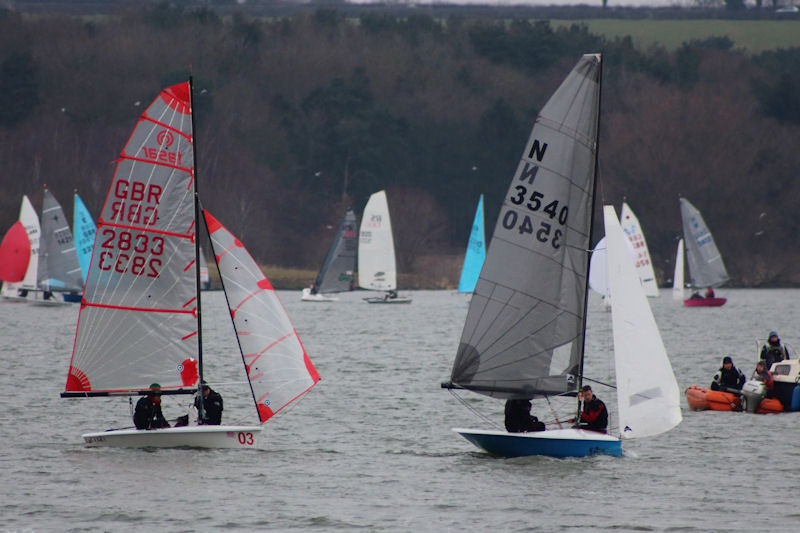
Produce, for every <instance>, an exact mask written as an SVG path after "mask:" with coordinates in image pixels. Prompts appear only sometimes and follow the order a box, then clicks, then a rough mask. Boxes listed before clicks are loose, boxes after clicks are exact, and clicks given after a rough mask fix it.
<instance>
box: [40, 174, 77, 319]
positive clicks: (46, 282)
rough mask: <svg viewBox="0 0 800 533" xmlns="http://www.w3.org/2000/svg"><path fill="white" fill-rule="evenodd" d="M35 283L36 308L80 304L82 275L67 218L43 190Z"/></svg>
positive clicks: (53, 199)
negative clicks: (39, 292) (40, 292)
mask: <svg viewBox="0 0 800 533" xmlns="http://www.w3.org/2000/svg"><path fill="white" fill-rule="evenodd" d="M37 278H38V280H37V283H38V286H39V289H40V290H41V291H42V298H41V299H39V298H37V299H36V300H35V301H34V303H36V304H37V305H59V304H64V303H69V302H74V303H77V302H80V301H81V296H80V294H81V292H83V281H84V280H83V272H81V265H80V262H79V260H78V252H77V251H76V249H75V241H74V239H73V238H72V230H70V229H69V224H68V223H67V217H66V216H64V210H63V209H61V204H59V203H58V200H56V199H55V197H54V196H53V194H52V193H51V192H50V191H49V190H48V189H45V190H44V200H43V201H42V237H41V239H40V241H39V270H38V273H37Z"/></svg>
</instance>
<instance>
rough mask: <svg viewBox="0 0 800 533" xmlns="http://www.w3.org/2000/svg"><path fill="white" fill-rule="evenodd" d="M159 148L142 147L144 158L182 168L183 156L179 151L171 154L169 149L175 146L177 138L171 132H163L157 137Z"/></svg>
mask: <svg viewBox="0 0 800 533" xmlns="http://www.w3.org/2000/svg"><path fill="white" fill-rule="evenodd" d="M156 141H157V142H158V148H155V147H147V146H142V152H143V153H144V157H145V158H146V159H149V160H151V161H155V162H158V163H166V164H170V165H177V166H181V165H182V163H183V154H182V153H181V152H179V151H176V152H170V151H169V148H170V147H171V146H172V145H173V144H175V136H174V135H172V132H171V131H169V130H162V131H160V132H158V134H157V135H156Z"/></svg>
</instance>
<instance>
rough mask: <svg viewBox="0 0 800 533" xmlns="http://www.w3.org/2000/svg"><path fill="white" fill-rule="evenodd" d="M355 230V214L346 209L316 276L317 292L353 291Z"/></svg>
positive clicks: (356, 233) (356, 238)
mask: <svg viewBox="0 0 800 533" xmlns="http://www.w3.org/2000/svg"><path fill="white" fill-rule="evenodd" d="M356 228H357V226H356V214H355V213H354V212H353V210H352V209H348V210H347V213H345V215H344V219H342V223H341V224H339V229H338V230H337V232H336V237H335V238H334V239H333V243H332V244H331V249H330V250H329V251H328V257H327V258H326V259H325V263H324V264H323V265H322V269H320V271H319V274H318V275H317V280H316V282H315V286H316V288H317V292H320V293H331V292H343V291H349V290H352V289H353V274H354V272H355V269H356V248H357V247H358V232H357V231H356Z"/></svg>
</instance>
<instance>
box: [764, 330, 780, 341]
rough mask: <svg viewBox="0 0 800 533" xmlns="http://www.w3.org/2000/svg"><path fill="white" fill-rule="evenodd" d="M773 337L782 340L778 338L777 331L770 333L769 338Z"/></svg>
mask: <svg viewBox="0 0 800 533" xmlns="http://www.w3.org/2000/svg"><path fill="white" fill-rule="evenodd" d="M772 337H775V338H776V339H779V338H780V337H778V332H777V331H770V332H769V336H768V337H767V338H768V339H771V338H772Z"/></svg>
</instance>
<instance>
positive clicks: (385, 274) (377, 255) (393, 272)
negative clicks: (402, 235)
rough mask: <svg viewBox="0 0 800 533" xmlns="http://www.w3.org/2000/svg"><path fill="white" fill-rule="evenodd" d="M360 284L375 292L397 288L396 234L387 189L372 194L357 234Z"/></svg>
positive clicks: (363, 287)
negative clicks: (393, 231)
mask: <svg viewBox="0 0 800 533" xmlns="http://www.w3.org/2000/svg"><path fill="white" fill-rule="evenodd" d="M358 286H359V287H361V288H362V289H369V290H373V291H390V290H394V289H396V288H397V266H396V264H395V256H394V237H393V236H392V223H391V220H390V219H389V204H388V203H387V201H386V191H379V192H376V193H374V194H373V195H372V196H370V197H369V201H368V202H367V205H366V207H365V208H364V213H363V214H362V216H361V228H360V231H359V236H358Z"/></svg>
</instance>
